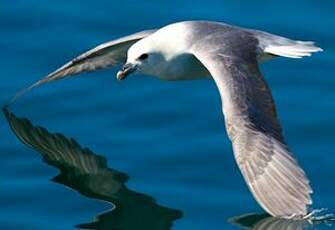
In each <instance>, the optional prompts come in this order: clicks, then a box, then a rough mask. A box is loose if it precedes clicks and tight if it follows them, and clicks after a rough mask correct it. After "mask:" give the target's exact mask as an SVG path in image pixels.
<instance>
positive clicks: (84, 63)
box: [11, 30, 156, 102]
mask: <svg viewBox="0 0 335 230" xmlns="http://www.w3.org/2000/svg"><path fill="white" fill-rule="evenodd" d="M155 31H156V30H145V31H142V32H138V33H135V34H131V35H129V36H126V37H122V38H119V39H116V40H112V41H109V42H106V43H103V44H101V45H99V46H97V47H95V48H93V49H91V50H89V51H87V52H85V53H83V54H81V55H79V56H78V57H76V58H74V59H73V60H72V61H70V62H68V63H66V64H65V65H63V66H62V67H60V68H59V69H57V70H56V71H54V72H52V73H50V74H48V75H47V76H46V77H44V78H42V79H41V80H39V81H37V82H36V83H34V84H33V85H31V86H29V87H27V88H25V89H23V90H22V91H20V92H19V93H17V94H16V95H15V97H14V98H13V99H12V101H11V102H13V101H14V100H16V99H17V98H18V97H20V96H22V95H23V94H25V93H26V92H28V91H29V90H31V89H32V88H34V87H36V86H39V85H41V84H44V83H46V82H50V81H54V80H58V79H61V78H64V77H67V76H71V75H75V74H79V73H82V72H89V71H93V70H97V69H102V68H106V67H113V66H115V65H117V64H120V63H123V62H125V61H126V59H127V51H128V48H129V47H130V46H132V45H133V44H134V43H136V42H137V41H139V40H141V39H142V38H144V37H147V36H148V35H150V34H152V33H154V32H155Z"/></svg>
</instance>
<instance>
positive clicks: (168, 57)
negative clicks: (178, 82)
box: [117, 24, 185, 80]
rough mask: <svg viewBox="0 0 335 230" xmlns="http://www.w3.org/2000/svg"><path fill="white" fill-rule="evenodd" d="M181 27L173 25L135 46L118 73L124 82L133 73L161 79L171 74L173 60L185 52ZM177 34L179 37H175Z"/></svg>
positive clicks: (130, 49)
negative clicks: (180, 31)
mask: <svg viewBox="0 0 335 230" xmlns="http://www.w3.org/2000/svg"><path fill="white" fill-rule="evenodd" d="M179 27H180V26H176V24H172V25H169V26H166V27H163V28H162V29H160V30H158V31H157V32H155V33H154V34H152V35H150V36H148V37H146V38H144V39H141V40H140V41H138V42H136V43H135V44H133V45H132V46H131V47H130V48H129V49H128V52H127V62H126V64H125V65H124V66H123V67H122V69H121V70H120V71H119V72H118V73H117V79H118V80H122V79H124V78H125V77H126V76H128V75H129V74H131V73H142V74H147V75H152V76H157V77H161V76H162V75H167V74H171V66H172V64H173V60H174V59H176V57H178V56H179V55H180V54H183V53H184V51H185V49H184V48H185V46H184V43H183V39H182V38H181V36H180V35H179V36H178V34H180V33H179V30H180V29H181V28H179ZM176 34H177V36H175V35H176Z"/></svg>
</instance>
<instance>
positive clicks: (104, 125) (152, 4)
mask: <svg viewBox="0 0 335 230" xmlns="http://www.w3.org/2000/svg"><path fill="white" fill-rule="evenodd" d="M334 10H335V2H334V1H288V0H284V1H271V2H270V1H244V2H242V1H233V0H231V1H219V0H217V1H209V0H207V1H177V0H170V1H142V2H140V1H129V0H123V1H119V2H117V1H107V0H101V1H79V0H77V1H65V0H58V1H54V0H52V1H38V0H30V1H28V0H25V1H21V0H17V1H10V0H2V1H1V3H0V50H1V52H0V60H1V76H2V77H1V84H0V103H1V104H3V103H5V102H6V101H7V100H8V99H9V98H10V97H11V96H13V95H14V94H15V93H16V91H18V90H19V89H21V88H22V87H24V86H27V85H29V84H31V83H33V82H35V81H36V80H37V79H39V78H41V77H43V76H44V75H45V74H47V73H48V72H50V71H52V70H54V69H56V68H57V67H59V66H60V65H62V64H64V62H66V61H68V60H69V59H72V58H73V57H75V56H76V55H78V54H80V53H81V52H83V51H86V50H87V49H89V48H92V47H94V46H96V45H98V44H99V43H102V42H105V41H108V40H111V39H113V38H117V37H119V36H122V35H126V34H129V33H132V32H136V31H138V30H143V29H150V28H156V27H160V26H163V25H166V24H169V23H171V22H175V21H181V20H189V19H207V20H216V21H224V22H226V23H231V24H235V25H239V26H244V27H251V28H257V29H261V30H266V31H269V32H273V33H276V34H280V35H283V36H288V37H290V38H295V39H301V40H314V41H316V42H317V44H318V45H319V46H320V47H322V48H323V49H324V50H325V51H324V52H323V53H317V54H315V55H313V56H312V57H311V58H304V59H302V60H292V59H285V58H278V59H276V60H273V61H271V62H269V63H266V64H264V65H262V71H263V73H264V75H265V77H266V79H267V81H268V83H269V85H270V86H271V88H272V90H273V95H274V98H275V100H276V104H277V109H278V112H279V116H280V120H281V123H282V125H283V128H284V133H285V136H286V139H287V142H288V143H289V145H290V148H291V149H292V151H293V152H294V153H295V156H296V157H297V159H298V160H299V162H300V164H301V165H302V167H303V168H304V169H305V171H306V172H307V175H308V176H309V178H310V180H311V184H312V187H313V189H314V195H313V200H314V205H313V207H314V208H328V209H329V212H334V210H335V197H334V193H335V183H334V178H333V176H334V175H335V168H334V163H335V155H334V148H335V142H334V137H335V135H334V130H335V119H334V118H335V115H334V114H335V77H334V67H335V63H334V60H335V45H334V39H335V30H334V29H333V27H334V25H335V16H334ZM115 73H116V69H111V70H103V71H98V72H94V73H89V74H83V75H82V76H81V77H77V78H72V79H68V80H64V81H58V82H55V83H52V84H47V85H45V86H43V87H40V88H38V89H36V90H33V91H32V92H31V93H30V94H28V95H26V96H25V97H24V98H22V99H20V100H19V101H17V103H16V104H15V105H14V106H13V107H12V108H11V112H13V113H14V114H15V116H16V117H17V118H15V117H12V118H13V119H14V118H15V119H19V120H15V119H14V120H13V122H14V123H15V121H17V122H18V124H21V125H23V127H26V128H25V129H23V131H22V132H23V133H25V132H27V133H28V137H30V138H32V137H35V135H37V134H36V132H37V131H36V128H34V127H35V126H42V127H44V128H45V129H47V130H48V132H47V131H44V132H45V133H43V132H42V134H44V135H42V136H39V138H40V139H37V140H34V141H35V142H34V143H35V145H43V143H44V141H48V140H49V139H48V138H51V139H52V140H56V141H57V140H58V141H62V140H63V141H64V140H68V139H69V138H74V139H75V140H76V141H77V142H78V143H79V144H80V145H81V146H82V147H88V148H89V149H91V150H92V152H85V151H84V150H82V148H79V147H78V146H77V153H76V154H80V153H83V152H84V153H83V154H84V156H87V157H88V158H89V159H91V158H92V159H100V160H97V162H100V163H99V165H100V166H99V167H100V168H101V170H100V171H99V170H98V171H94V172H95V173H93V174H90V173H87V172H86V174H85V173H82V172H81V171H76V170H79V169H78V168H76V167H74V166H73V165H71V164H69V163H67V161H66V160H64V159H63V158H61V159H63V160H59V161H58V162H57V161H55V160H52V159H49V158H48V157H47V156H45V155H43V154H46V153H45V152H44V153H43V151H36V150H34V149H32V148H27V147H26V146H25V145H24V144H23V143H22V142H21V141H20V140H19V139H18V138H17V137H16V136H15V134H14V133H13V131H11V129H10V128H9V124H8V122H7V121H6V119H5V116H4V115H1V116H0V137H1V141H0V154H1V167H0V181H1V188H0V228H1V229H73V228H74V227H75V226H78V225H81V227H85V226H86V227H88V226H91V227H92V226H95V227H96V228H98V226H99V229H135V228H136V229H155V230H159V229H169V226H171V225H172V229H192V230H197V229H239V227H238V225H237V224H236V223H235V224H233V223H232V222H236V221H233V219H234V220H236V218H237V217H238V216H241V215H245V214H248V213H257V214H262V213H263V211H262V209H261V208H260V207H259V206H258V204H257V203H256V202H255V201H254V199H253V198H252V195H251V194H250V192H249V191H248V189H247V187H246V185H245V183H244V181H243V179H242V177H241V175H240V173H239V171H238V169H237V166H236V163H235V161H234V158H233V154H232V149H231V145H230V142H229V141H228V139H227V136H226V133H225V129H224V123H223V117H222V114H221V105H220V98H219V94H218V91H217V89H216V86H215V85H214V83H213V82H211V81H209V80H198V81H188V82H161V81H159V80H155V79H153V78H149V77H144V76H137V77H129V78H128V79H126V80H125V81H123V82H117V81H116V79H115ZM199 108H201V109H199ZM11 116H14V115H13V114H12V115H11ZM21 118H27V119H29V120H30V121H31V122H32V125H29V123H28V121H27V120H23V121H22V120H20V119H21ZM20 122H21V123H20ZM21 128H22V127H21V126H20V125H18V126H17V129H18V130H21ZM55 132H57V133H61V134H62V136H53V133H55ZM47 134H48V135H49V136H48V135H47ZM28 141H29V140H28ZM30 141H31V140H30ZM64 143H67V144H69V143H70V142H67V141H65V142H64ZM30 144H31V143H30ZM65 146H66V145H65ZM35 147H36V146H35ZM49 147H50V146H49ZM58 147H59V148H61V149H63V150H64V146H63V147H62V146H58ZM42 156H43V157H44V161H42ZM104 162H105V163H104ZM106 162H107V163H106ZM92 167H93V166H92ZM58 168H59V169H61V170H63V171H61V176H59V177H58V180H57V179H55V180H54V181H51V179H52V178H54V177H55V176H57V175H58V174H59V170H58ZM97 172H99V173H97ZM100 172H102V173H100ZM98 182H99V183H98ZM64 185H65V186H64ZM69 187H72V188H73V189H69ZM89 197H90V198H94V199H90V198H89ZM105 201H108V202H105ZM109 202H112V203H114V204H116V206H117V207H118V204H119V207H121V208H120V209H118V208H116V209H115V210H114V211H111V208H112V207H113V205H112V204H110V203H109ZM102 213H105V214H103V215H101V214H102ZM96 217H97V222H95V223H94V224H93V222H94V219H95V218H96ZM251 219H252V220H253V222H257V221H256V220H257V216H253V217H251ZM258 219H261V221H270V222H271V221H272V219H268V218H263V217H262V218H258ZM275 221H276V220H273V221H272V223H273V224H272V225H271V224H270V225H269V226H273V227H272V228H271V227H269V228H265V229H286V228H283V227H278V226H289V225H290V224H291V223H288V222H287V223H286V222H284V223H279V224H282V225H278V224H277V223H276V222H275ZM89 223H90V224H89ZM83 224H86V225H83ZM293 224H295V223H293ZM260 225H261V224H259V225H257V224H256V227H254V228H253V229H261V228H258V227H257V226H260ZM301 226H302V225H300V224H297V225H296V226H295V225H294V226H293V229H299V227H301ZM312 227H313V226H312ZM314 227H315V228H317V229H330V228H331V227H328V226H327V225H325V224H320V225H317V226H314Z"/></svg>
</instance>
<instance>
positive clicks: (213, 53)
mask: <svg viewBox="0 0 335 230" xmlns="http://www.w3.org/2000/svg"><path fill="white" fill-rule="evenodd" d="M223 41H224V42H223ZM257 42H258V41H257V39H255V38H254V37H253V36H252V35H251V34H248V33H247V32H241V31H230V32H229V34H227V33H223V34H220V33H217V34H215V35H212V36H206V37H205V38H204V39H203V40H202V41H200V42H199V43H198V44H195V45H194V46H193V47H192V53H193V55H195V56H196V57H197V58H198V59H199V60H200V62H201V63H202V64H203V65H204V66H205V67H206V68H207V69H208V71H209V72H210V73H211V75H212V77H213V79H214V81H215V82H216V84H217V86H218V89H219V91H220V95H221V99H222V105H223V113H224V116H225V124H226V128H227V132H228V135H229V138H230V139H231V141H232V144H233V151H234V155H235V159H236V161H237V164H238V166H239V168H240V170H241V172H242V175H243V177H244V179H245V181H246V183H247V185H248V187H249V189H250V191H251V192H252V194H253V195H254V197H255V199H256V200H257V201H258V203H259V204H260V205H261V206H262V207H263V208H264V209H265V210H266V211H267V212H268V213H270V214H271V215H273V216H280V217H284V218H292V217H303V216H305V215H306V214H307V207H308V205H310V204H311V203H312V200H311V197H310V193H312V190H311V188H310V186H309V181H308V179H307V177H306V175H305V173H304V171H303V170H302V169H301V167H300V166H299V165H298V163H297V161H296V160H295V159H294V157H293V155H292V154H291V152H290V151H289V149H288V146H287V144H286V143H285V140H284V137H283V134H282V129H281V126H280V123H279V121H278V118H277V113H276V109H275V105H274V101H273V98H272V95H271V92H270V89H269V87H268V86H267V84H266V82H265V80H264V79H263V77H262V75H261V73H260V71H259V68H258V63H257V53H256V49H257ZM240 43H241V45H239V44H240Z"/></svg>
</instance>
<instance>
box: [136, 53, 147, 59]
mask: <svg viewBox="0 0 335 230" xmlns="http://www.w3.org/2000/svg"><path fill="white" fill-rule="evenodd" d="M148 57H149V55H148V54H142V55H141V56H139V57H138V59H139V60H145V59H147V58H148Z"/></svg>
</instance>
